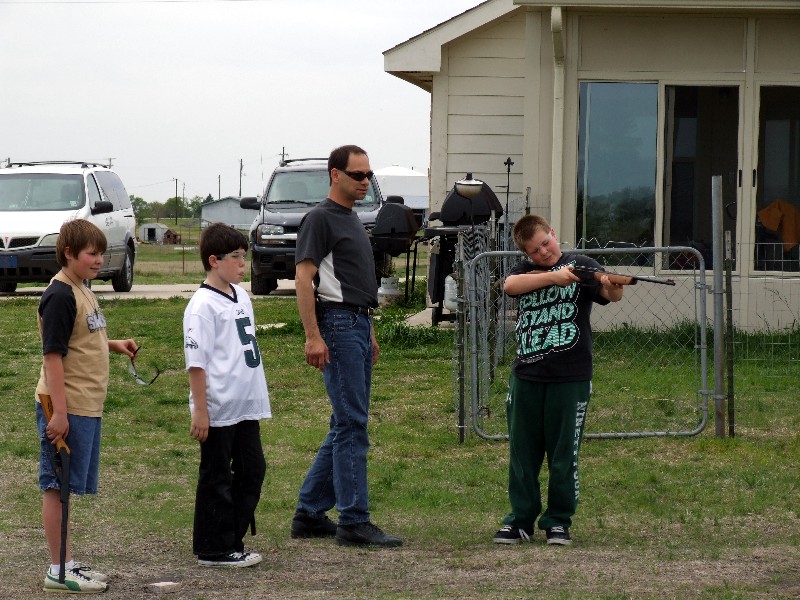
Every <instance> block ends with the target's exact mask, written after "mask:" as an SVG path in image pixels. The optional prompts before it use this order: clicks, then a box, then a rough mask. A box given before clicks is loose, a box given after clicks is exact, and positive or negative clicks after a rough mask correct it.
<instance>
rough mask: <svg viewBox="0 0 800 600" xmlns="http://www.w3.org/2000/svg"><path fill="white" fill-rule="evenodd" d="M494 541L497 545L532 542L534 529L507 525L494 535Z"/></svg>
mask: <svg viewBox="0 0 800 600" xmlns="http://www.w3.org/2000/svg"><path fill="white" fill-rule="evenodd" d="M493 541H494V543H495V544H519V543H520V542H532V541H533V527H531V528H530V529H525V528H524V527H515V526H514V525H506V526H504V527H503V528H502V529H501V530H500V531H498V532H497V533H495V534H494V539H493Z"/></svg>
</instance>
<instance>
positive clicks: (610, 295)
mask: <svg viewBox="0 0 800 600" xmlns="http://www.w3.org/2000/svg"><path fill="white" fill-rule="evenodd" d="M600 284H601V285H602V286H603V296H605V297H606V298H607V299H608V300H610V301H611V302H617V301H619V300H621V299H622V293H623V291H624V289H625V288H624V287H623V285H622V284H621V283H614V282H612V281H611V278H610V277H609V276H608V275H601V276H600Z"/></svg>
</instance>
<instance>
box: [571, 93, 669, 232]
mask: <svg viewBox="0 0 800 600" xmlns="http://www.w3.org/2000/svg"><path fill="white" fill-rule="evenodd" d="M657 113H658V86H657V85H656V84H654V83H600V82H583V83H581V84H580V123H579V133H578V136H579V137H578V151H579V156H578V204H577V223H576V225H577V237H578V238H579V239H580V240H581V241H580V242H579V245H580V246H582V247H591V246H600V247H605V246H614V245H631V244H635V245H637V246H651V245H653V226H654V223H655V185H656V154H657V152H656V151H657V148H656V134H657Z"/></svg>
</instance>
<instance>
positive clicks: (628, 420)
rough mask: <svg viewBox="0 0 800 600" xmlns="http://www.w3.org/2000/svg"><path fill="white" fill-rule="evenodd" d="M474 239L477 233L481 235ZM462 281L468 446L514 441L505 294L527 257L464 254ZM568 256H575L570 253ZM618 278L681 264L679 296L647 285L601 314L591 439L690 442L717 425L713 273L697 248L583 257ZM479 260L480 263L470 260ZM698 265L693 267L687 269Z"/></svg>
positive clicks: (510, 330)
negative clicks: (709, 310) (712, 407)
mask: <svg viewBox="0 0 800 600" xmlns="http://www.w3.org/2000/svg"><path fill="white" fill-rule="evenodd" d="M473 233H474V232H473ZM459 246H460V250H459V255H460V256H461V257H463V261H457V262H456V265H455V266H456V271H457V274H458V275H460V276H461V280H460V282H459V283H460V284H462V285H461V289H460V292H461V293H460V298H459V300H460V309H459V311H458V315H457V319H456V323H457V330H456V335H455V338H454V339H455V348H454V375H455V376H456V377H457V378H458V380H459V381H458V384H457V385H455V386H454V390H456V394H457V398H456V400H457V404H458V413H459V428H460V434H459V435H460V439H463V437H464V436H465V435H467V434H468V433H469V431H470V429H471V430H472V431H474V433H476V434H477V435H478V436H480V437H482V438H485V439H495V440H501V439H507V437H508V435H507V433H506V432H507V425H506V414H505V402H506V396H507V392H508V376H509V373H510V368H511V364H512V362H513V360H514V356H515V351H516V343H515V336H514V326H515V321H516V313H517V302H516V300H515V299H513V298H510V297H508V296H506V294H505V293H504V292H503V290H502V285H503V280H504V279H505V276H506V274H507V273H508V272H509V271H510V269H511V268H512V267H513V265H515V264H516V263H517V262H518V261H519V260H520V259H521V258H523V255H522V253H520V252H516V251H515V252H509V251H493V252H492V251H489V252H487V251H482V250H483V248H486V245H484V244H478V246H482V248H480V247H479V248H478V249H477V252H475V251H470V250H469V249H466V250H465V247H470V248H474V247H475V240H474V239H470V240H464V239H462V240H459ZM564 252H565V253H568V252H569V251H566V250H565V251H564ZM575 252H580V253H581V254H585V255H590V256H592V257H593V258H594V259H595V260H597V261H598V262H600V263H601V264H602V265H604V268H606V269H607V270H609V271H615V272H622V273H628V274H632V275H657V274H658V272H660V271H661V270H662V269H664V268H665V267H669V266H672V265H674V264H675V261H676V260H678V259H681V260H683V261H684V263H685V264H690V265H695V266H694V267H689V268H688V269H687V268H686V267H685V266H684V267H683V268H682V269H681V270H680V271H678V272H677V274H676V275H674V277H675V281H676V285H675V286H674V287H671V286H670V287H668V286H662V285H656V284H652V283H644V282H639V283H638V284H637V285H635V286H626V288H625V296H624V298H623V299H622V300H621V301H620V302H616V303H610V304H608V305H607V306H595V308H594V309H593V310H592V329H593V331H594V336H593V343H594V350H593V355H594V378H593V381H592V396H591V401H590V403H589V413H588V415H587V421H586V437H587V438H629V437H653V436H690V435H696V434H698V433H700V432H701V431H702V430H703V429H704V428H705V426H706V423H707V421H708V398H709V395H711V393H712V392H711V391H710V390H709V389H708V375H709V368H708V364H707V338H708V321H707V317H706V296H707V294H708V286H707V285H706V281H705V265H704V262H703V257H702V255H701V254H700V253H699V252H698V251H697V250H695V249H693V248H689V247H668V248H665V247H661V248H604V249H581V250H580V251H575ZM470 254H472V255H474V258H471V257H470ZM686 259H689V260H686Z"/></svg>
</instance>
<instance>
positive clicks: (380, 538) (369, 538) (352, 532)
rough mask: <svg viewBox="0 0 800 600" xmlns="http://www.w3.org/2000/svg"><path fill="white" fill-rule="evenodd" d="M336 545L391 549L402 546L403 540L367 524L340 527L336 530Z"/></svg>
mask: <svg viewBox="0 0 800 600" xmlns="http://www.w3.org/2000/svg"><path fill="white" fill-rule="evenodd" d="M336 543H337V544H339V545H340V546H382V547H384V548H391V547H394V546H402V545H403V540H402V539H400V538H399V537H397V536H396V535H389V534H388V533H384V532H383V530H381V528H380V527H378V526H377V525H373V524H372V523H369V522H367V523H354V524H353V525H339V527H337V528H336Z"/></svg>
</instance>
